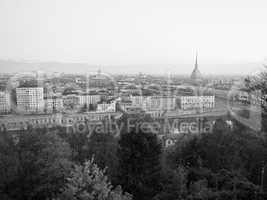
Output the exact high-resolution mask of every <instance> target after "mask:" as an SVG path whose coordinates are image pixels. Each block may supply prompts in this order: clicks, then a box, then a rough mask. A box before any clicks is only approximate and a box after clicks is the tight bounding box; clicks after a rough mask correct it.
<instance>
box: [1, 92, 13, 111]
mask: <svg viewBox="0 0 267 200" xmlns="http://www.w3.org/2000/svg"><path fill="white" fill-rule="evenodd" d="M10 109H11V103H10V93H9V92H0V113H8V112H10Z"/></svg>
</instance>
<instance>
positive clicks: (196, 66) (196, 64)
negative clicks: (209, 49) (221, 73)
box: [195, 52, 198, 69]
mask: <svg viewBox="0 0 267 200" xmlns="http://www.w3.org/2000/svg"><path fill="white" fill-rule="evenodd" d="M197 68H198V63H197V52H196V63H195V69H197Z"/></svg>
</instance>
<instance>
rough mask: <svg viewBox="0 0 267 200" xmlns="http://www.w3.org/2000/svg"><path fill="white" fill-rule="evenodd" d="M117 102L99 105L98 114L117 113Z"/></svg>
mask: <svg viewBox="0 0 267 200" xmlns="http://www.w3.org/2000/svg"><path fill="white" fill-rule="evenodd" d="M115 111H116V102H115V101H113V102H111V103H101V104H97V109H96V112H115Z"/></svg>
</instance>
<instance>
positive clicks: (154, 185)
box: [118, 130, 161, 200]
mask: <svg viewBox="0 0 267 200" xmlns="http://www.w3.org/2000/svg"><path fill="white" fill-rule="evenodd" d="M160 155H161V144H160V143H159V141H158V139H157V136H156V135H155V134H152V133H145V132H142V131H141V130H140V131H139V132H135V131H132V132H130V133H123V134H122V135H121V138H120V141H119V150H118V157H119V168H118V172H119V176H118V177H119V179H118V181H119V184H120V185H122V186H123V189H124V190H125V191H127V192H129V193H131V194H133V197H134V199H136V200H146V199H147V200H151V199H152V198H153V197H154V196H155V195H156V194H158V193H159V191H160V190H161V187H160V172H161V164H160Z"/></svg>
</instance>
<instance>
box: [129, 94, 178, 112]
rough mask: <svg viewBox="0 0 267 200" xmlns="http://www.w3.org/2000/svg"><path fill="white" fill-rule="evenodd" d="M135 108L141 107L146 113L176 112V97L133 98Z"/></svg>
mask: <svg viewBox="0 0 267 200" xmlns="http://www.w3.org/2000/svg"><path fill="white" fill-rule="evenodd" d="M130 99H131V101H132V104H133V105H134V106H139V107H141V108H142V109H144V110H145V111H154V110H174V109H175V108H176V97H172V96H131V98H130Z"/></svg>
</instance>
